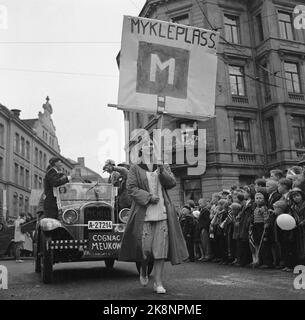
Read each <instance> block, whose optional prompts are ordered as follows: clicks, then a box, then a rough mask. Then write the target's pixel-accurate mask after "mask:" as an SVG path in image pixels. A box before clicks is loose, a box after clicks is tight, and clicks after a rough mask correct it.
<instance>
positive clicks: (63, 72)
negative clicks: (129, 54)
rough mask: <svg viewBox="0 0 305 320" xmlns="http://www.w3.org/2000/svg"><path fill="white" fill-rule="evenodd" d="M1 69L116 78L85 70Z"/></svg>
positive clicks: (1, 68) (2, 68) (0, 68)
mask: <svg viewBox="0 0 305 320" xmlns="http://www.w3.org/2000/svg"><path fill="white" fill-rule="evenodd" d="M0 70H3V71H13V72H32V73H50V74H62V75H72V76H85V77H88V76H89V77H103V78H118V76H115V75H110V74H109V75H108V74H101V73H87V72H65V71H52V70H33V69H21V68H5V67H0Z"/></svg>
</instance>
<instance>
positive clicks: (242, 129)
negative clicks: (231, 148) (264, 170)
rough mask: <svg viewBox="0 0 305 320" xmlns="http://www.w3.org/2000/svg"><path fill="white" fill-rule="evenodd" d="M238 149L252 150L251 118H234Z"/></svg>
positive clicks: (240, 150)
mask: <svg viewBox="0 0 305 320" xmlns="http://www.w3.org/2000/svg"><path fill="white" fill-rule="evenodd" d="M234 131H235V143H236V150H237V151H239V152H251V151H252V147H251V134H250V124H249V120H243V119H234Z"/></svg>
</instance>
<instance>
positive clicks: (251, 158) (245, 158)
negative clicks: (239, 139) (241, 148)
mask: <svg viewBox="0 0 305 320" xmlns="http://www.w3.org/2000/svg"><path fill="white" fill-rule="evenodd" d="M237 158H238V160H239V161H240V162H255V161H256V156H255V154H238V155H237Z"/></svg>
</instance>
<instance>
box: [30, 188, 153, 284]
mask: <svg viewBox="0 0 305 320" xmlns="http://www.w3.org/2000/svg"><path fill="white" fill-rule="evenodd" d="M54 194H55V196H56V198H57V206H58V209H59V216H58V219H51V218H44V217H42V219H40V221H39V223H38V228H37V232H36V237H35V238H36V242H35V244H36V245H35V247H36V248H37V250H36V258H35V271H36V272H38V273H41V278H42V281H43V282H44V283H50V282H52V279H53V265H54V264H55V263H59V262H75V261H96V260H104V261H105V265H106V267H107V268H112V267H113V265H114V262H115V260H116V259H117V258H118V256H119V251H120V247H121V241H122V236H123V233H124V230H125V225H126V222H127V219H128V214H129V209H123V210H121V211H120V212H119V213H118V212H117V210H115V208H116V206H115V199H116V195H117V188H115V187H113V186H112V185H111V184H107V183H103V184H92V183H68V184H65V185H64V186H62V187H59V188H54ZM137 268H139V265H137ZM151 269H152V267H150V270H149V271H150V272H151ZM138 270H139V269H138Z"/></svg>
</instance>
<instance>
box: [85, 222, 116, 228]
mask: <svg viewBox="0 0 305 320" xmlns="http://www.w3.org/2000/svg"><path fill="white" fill-rule="evenodd" d="M88 230H112V221H88Z"/></svg>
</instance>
